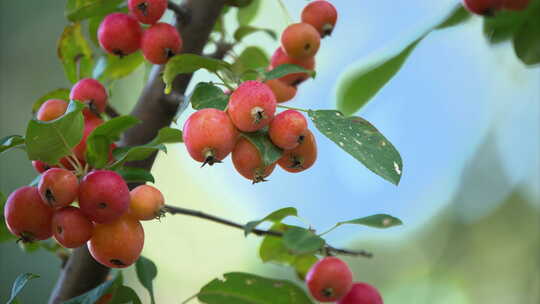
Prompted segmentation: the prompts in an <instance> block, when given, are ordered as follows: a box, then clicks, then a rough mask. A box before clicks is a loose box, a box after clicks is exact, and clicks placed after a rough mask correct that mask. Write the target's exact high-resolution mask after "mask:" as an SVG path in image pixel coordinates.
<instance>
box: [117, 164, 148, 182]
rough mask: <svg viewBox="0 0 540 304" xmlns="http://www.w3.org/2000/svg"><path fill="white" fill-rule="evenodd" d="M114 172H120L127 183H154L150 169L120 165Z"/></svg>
mask: <svg viewBox="0 0 540 304" xmlns="http://www.w3.org/2000/svg"><path fill="white" fill-rule="evenodd" d="M115 171H116V173H118V174H120V175H121V176H122V178H123V179H124V180H125V181H126V182H128V183H146V182H151V183H155V179H154V176H153V175H152V173H150V171H148V170H145V169H141V168H133V167H120V168H118V169H116V170H115Z"/></svg>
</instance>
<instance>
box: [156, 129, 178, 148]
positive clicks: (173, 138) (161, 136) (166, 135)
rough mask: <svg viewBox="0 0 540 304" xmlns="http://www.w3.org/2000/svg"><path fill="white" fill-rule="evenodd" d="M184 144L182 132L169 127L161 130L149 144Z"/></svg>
mask: <svg viewBox="0 0 540 304" xmlns="http://www.w3.org/2000/svg"><path fill="white" fill-rule="evenodd" d="M181 142H184V140H183V139H182V131H180V130H178V129H174V128H170V127H164V128H161V129H160V130H159V131H158V135H157V136H156V137H155V138H154V139H152V141H151V142H150V144H152V145H158V144H174V143H181Z"/></svg>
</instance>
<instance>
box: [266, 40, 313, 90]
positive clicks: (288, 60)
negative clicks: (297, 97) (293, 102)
mask: <svg viewBox="0 0 540 304" xmlns="http://www.w3.org/2000/svg"><path fill="white" fill-rule="evenodd" d="M282 64H295V65H298V66H301V67H303V68H304V69H306V70H313V69H315V57H309V58H307V59H295V58H292V57H289V56H287V54H286V53H285V51H283V49H282V48H281V47H279V48H277V49H276V51H275V52H274V54H273V55H272V59H270V70H273V69H275V68H276V67H278V66H280V65H282ZM308 78H309V75H308V74H307V73H293V74H289V75H285V76H283V77H281V78H279V80H281V81H283V82H285V83H286V84H289V85H292V86H297V85H299V84H301V83H302V82H304V81H305V80H306V79H308ZM295 93H296V91H295Z"/></svg>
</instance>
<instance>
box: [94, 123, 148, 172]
mask: <svg viewBox="0 0 540 304" xmlns="http://www.w3.org/2000/svg"><path fill="white" fill-rule="evenodd" d="M140 122H141V121H140V120H139V119H137V118H136V117H134V116H130V115H125V116H119V117H115V118H113V119H111V120H109V121H107V122H105V123H104V124H102V125H100V126H98V127H97V128H95V129H94V130H93V131H92V133H90V135H89V136H88V138H87V140H86V161H87V162H88V164H89V165H90V166H91V167H93V168H96V169H101V168H103V167H105V165H107V163H108V162H109V151H110V149H111V144H112V143H113V142H115V141H117V140H119V139H120V135H122V133H123V132H125V131H126V130H127V129H129V128H131V127H133V126H134V125H136V124H138V123H140Z"/></svg>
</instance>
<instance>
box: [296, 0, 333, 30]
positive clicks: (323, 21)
mask: <svg viewBox="0 0 540 304" xmlns="http://www.w3.org/2000/svg"><path fill="white" fill-rule="evenodd" d="M337 17H338V14H337V10H336V8H335V7H334V6H333V5H332V3H330V2H328V1H326V0H317V1H313V2H310V3H309V4H308V5H306V7H304V10H303V11H302V22H304V23H308V24H311V25H312V26H313V27H314V28H315V29H316V30H317V31H319V34H321V37H323V38H324V37H325V36H330V35H331V34H332V31H333V30H334V27H335V26H336V21H337Z"/></svg>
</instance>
